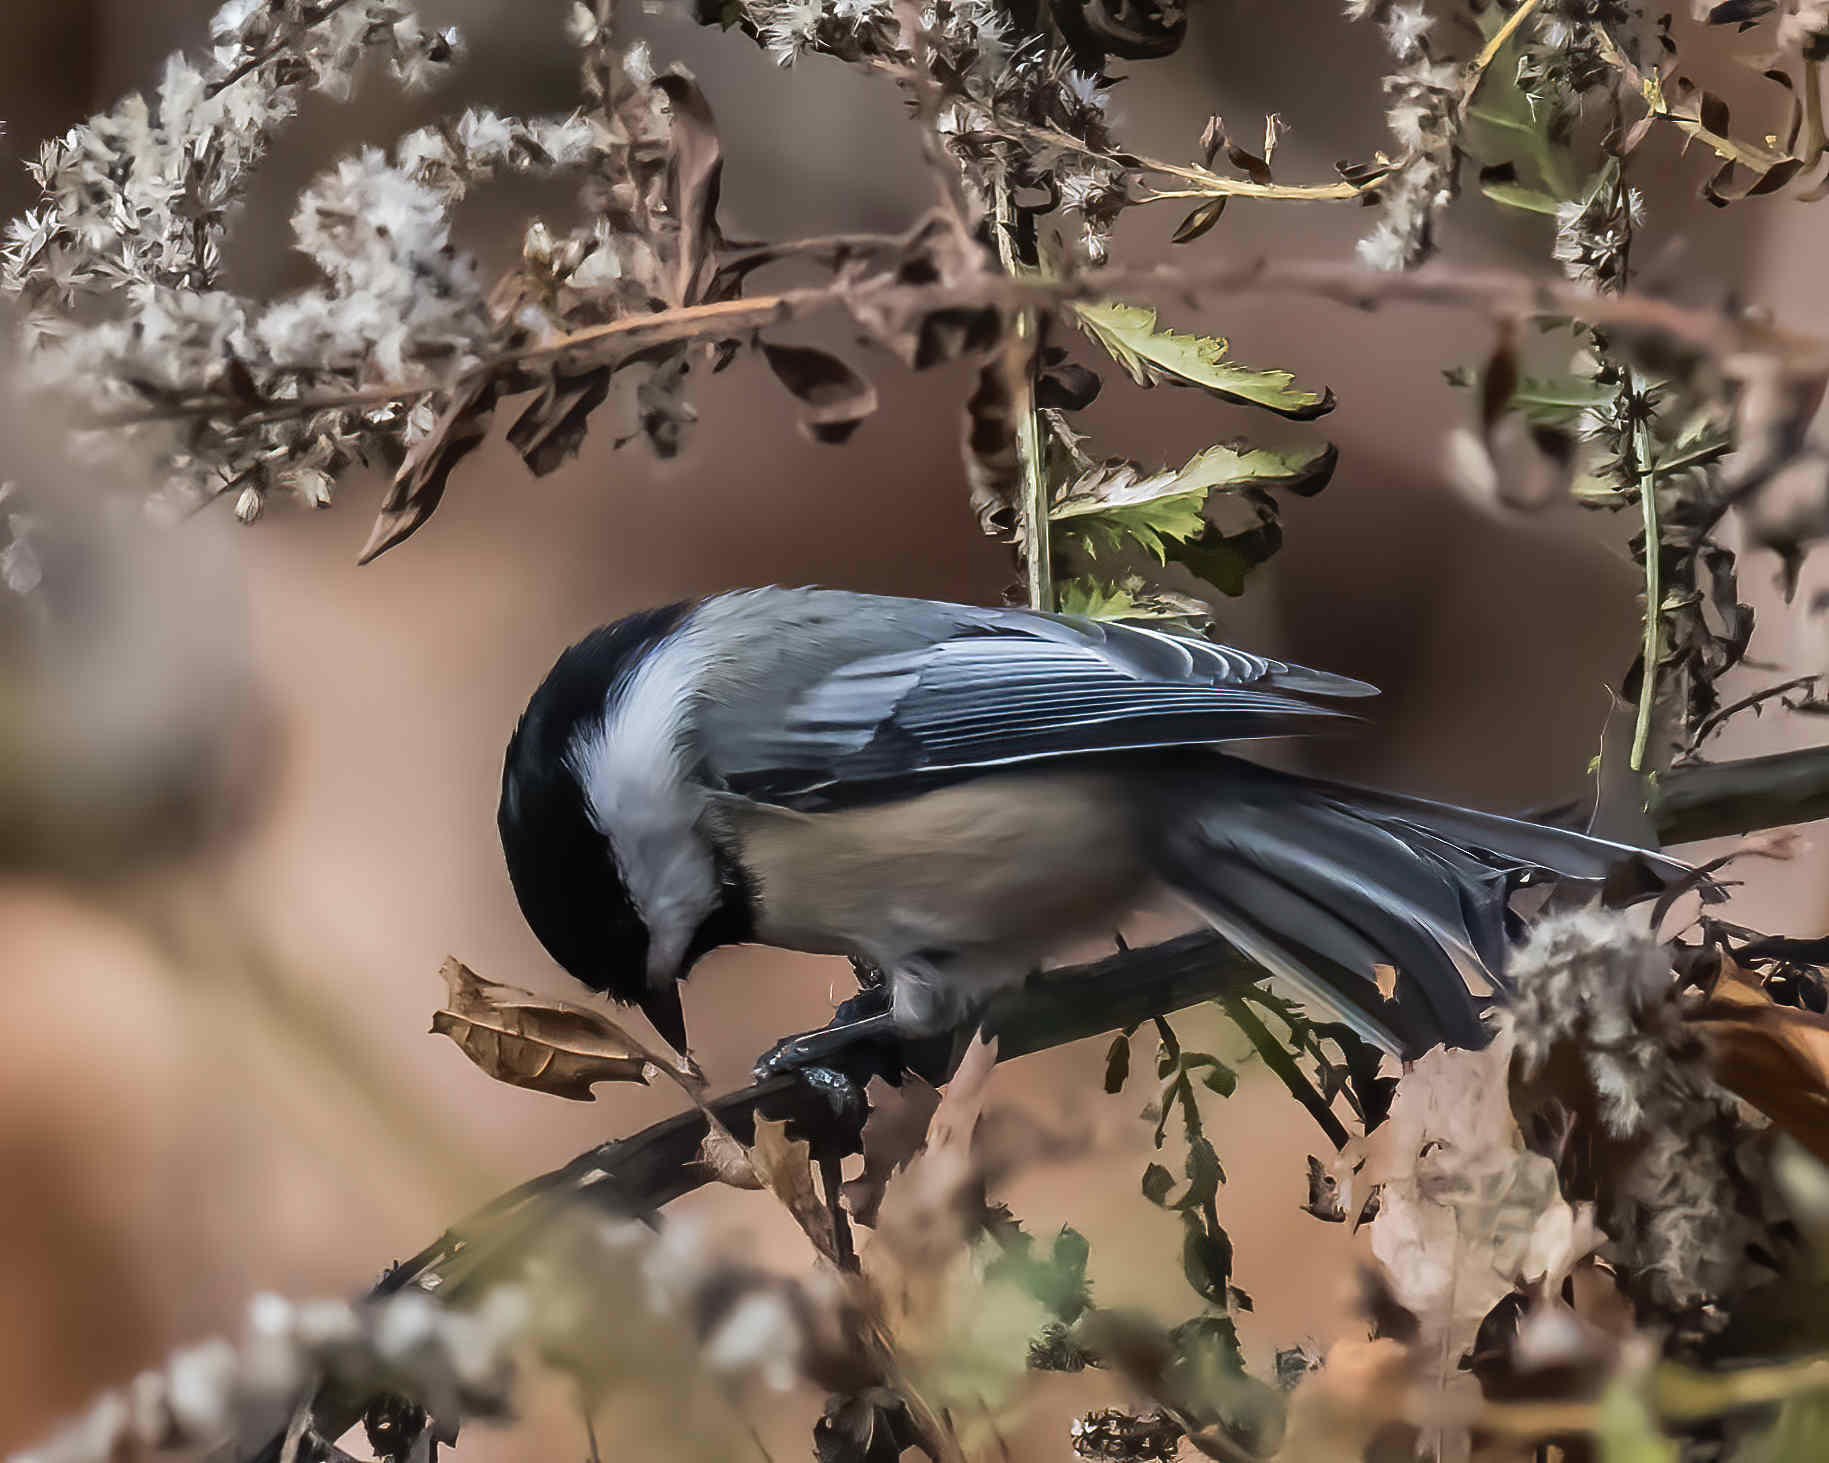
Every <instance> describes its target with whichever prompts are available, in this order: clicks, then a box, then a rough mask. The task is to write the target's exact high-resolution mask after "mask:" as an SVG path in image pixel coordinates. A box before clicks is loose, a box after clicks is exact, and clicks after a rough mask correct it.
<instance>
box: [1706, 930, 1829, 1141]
mask: <svg viewBox="0 0 1829 1463" xmlns="http://www.w3.org/2000/svg"><path fill="white" fill-rule="evenodd" d="M1688 1021H1689V1025H1690V1028H1691V1030H1693V1031H1694V1032H1695V1033H1696V1034H1697V1035H1698V1036H1699V1037H1700V1038H1701V1040H1702V1047H1703V1051H1704V1052H1705V1053H1706V1055H1707V1058H1708V1066H1709V1070H1710V1072H1711V1073H1712V1074H1713V1075H1714V1078H1715V1080H1716V1081H1717V1082H1719V1083H1720V1084H1721V1085H1722V1086H1723V1087H1725V1088H1727V1089H1728V1090H1729V1091H1730V1092H1732V1093H1734V1094H1736V1095H1737V1096H1739V1097H1740V1098H1742V1099H1744V1100H1745V1101H1747V1102H1749V1103H1751V1104H1752V1105H1753V1106H1754V1107H1756V1108H1758V1109H1759V1111H1761V1112H1762V1113H1764V1114H1765V1115H1766V1116H1767V1117H1769V1118H1770V1119H1771V1120H1772V1121H1773V1122H1774V1123H1776V1124H1778V1126H1779V1127H1780V1128H1782V1129H1783V1130H1784V1131H1785V1132H1786V1133H1789V1134H1790V1135H1791V1137H1793V1138H1795V1139H1796V1140H1797V1141H1798V1142H1799V1143H1801V1144H1802V1145H1803V1146H1804V1147H1805V1148H1807V1149H1809V1150H1810V1152H1811V1153H1813V1154H1814V1155H1815V1156H1816V1157H1817V1158H1819V1159H1822V1160H1824V1161H1825V1162H1829V1016H1821V1015H1818V1014H1817V1013H1816V1012H1814V1011H1805V1010H1801V1009H1799V1008H1797V1007H1794V1006H1780V1005H1778V1004H1777V1003H1776V1002H1775V1001H1773V1000H1772V998H1771V997H1770V996H1768V995H1767V994H1766V993H1765V991H1764V990H1763V989H1762V988H1761V987H1760V986H1759V984H1758V982H1757V981H1755V980H1753V979H1751V978H1750V977H1749V976H1748V975H1747V973H1746V972H1745V971H1743V970H1741V969H1740V968H1739V967H1738V966H1735V965H1732V964H1731V963H1730V964H1728V965H1726V966H1725V967H1724V968H1723V970H1722V972H1721V975H1720V976H1719V977H1718V978H1717V980H1716V981H1715V984H1714V988H1713V989H1712V990H1711V991H1710V992H1709V993H1708V997H1707V999H1706V1000H1705V1001H1704V1002H1703V1003H1702V1004H1701V1005H1700V1006H1698V1007H1696V1008H1695V1009H1694V1010H1693V1011H1691V1012H1690V1013H1688Z"/></svg>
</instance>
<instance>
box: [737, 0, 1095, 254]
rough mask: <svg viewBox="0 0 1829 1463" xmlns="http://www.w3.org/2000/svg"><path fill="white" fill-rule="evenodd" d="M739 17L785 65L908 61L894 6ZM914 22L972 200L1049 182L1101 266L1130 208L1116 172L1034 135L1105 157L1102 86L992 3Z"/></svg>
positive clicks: (814, 3) (974, 1) (855, 0)
mask: <svg viewBox="0 0 1829 1463" xmlns="http://www.w3.org/2000/svg"><path fill="white" fill-rule="evenodd" d="M743 11H744V14H745V15H746V16H747V18H748V19H749V21H750V22H751V23H752V24H753V25H754V26H755V27H756V30H757V33H758V34H759V36H760V37H761V39H762V43H763V45H764V46H765V48H766V49H767V50H768V53H769V54H770V55H771V56H773V57H774V58H775V60H776V61H778V62H779V63H780V64H781V65H783V66H787V65H791V64H792V63H793V62H795V61H796V60H798V59H799V58H800V57H801V56H803V55H805V54H807V53H808V52H818V53H821V54H825V55H832V56H837V57H840V58H842V59H844V60H847V61H853V62H870V61H877V62H888V63H891V64H893V65H896V66H898V67H907V66H908V65H909V64H910V62H911V55H912V49H913V48H912V44H911V38H910V37H908V36H907V35H905V34H904V33H903V17H904V15H905V14H906V13H907V12H906V10H905V8H904V7H903V6H900V5H898V4H896V3H895V0H743ZM919 17H920V26H921V30H922V32H923V39H924V41H925V44H926V47H927V49H928V51H929V52H930V54H931V59H932V67H931V69H932V73H933V74H934V75H935V76H936V77H943V78H944V86H945V92H946V96H945V99H944V101H943V102H942V103H941V106H940V114H939V117H938V118H937V125H938V129H939V132H940V134H941V136H942V137H943V138H945V139H946V142H947V146H948V148H949V150H950V151H951V153H952V154H953V156H954V157H955V158H956V159H957V160H958V162H959V163H960V164H961V166H962V168H963V169H964V173H965V179H966V182H967V184H968V185H969V186H970V187H972V188H973V189H975V190H976V191H977V193H978V194H979V201H980V203H984V202H985V201H986V200H988V198H989V194H990V190H991V186H992V184H993V182H994V181H996V179H997V178H1006V179H1008V180H1010V181H1013V182H1017V183H1023V184H1027V183H1034V184H1036V185H1037V186H1040V187H1043V188H1046V187H1049V186H1050V185H1052V186H1053V187H1054V188H1056V189H1057V190H1058V192H1059V195H1060V206H1061V207H1062V208H1063V209H1065V210H1067V211H1068V212H1071V213H1073V214H1074V215H1076V219H1077V222H1078V224H1079V233H1078V235H1077V237H1076V239H1075V244H1076V246H1077V248H1078V250H1079V253H1080V255H1081V257H1082V258H1084V259H1086V260H1087V261H1089V262H1094V263H1098V262H1103V260H1104V259H1105V257H1106V254H1107V252H1108V249H1109V243H1110V236H1111V229H1112V224H1113V223H1114V221H1115V220H1116V218H1117V215H1118V213H1119V212H1121V211H1122V210H1123V208H1124V207H1125V206H1126V205H1127V204H1128V203H1129V201H1130V199H1129V194H1128V191H1127V189H1126V186H1125V177H1124V174H1123V172H1122V170H1121V169H1119V168H1117V167H1115V166H1113V165H1111V164H1109V163H1107V162H1104V161H1100V160H1098V159H1096V158H1088V157H1086V156H1084V155H1082V154H1080V153H1078V152H1075V151H1074V150H1072V149H1070V148H1063V147H1060V146H1057V145H1055V144H1053V143H1050V142H1049V141H1048V140H1047V139H1046V138H1045V137H1044V136H1041V135H1040V133H1041V132H1042V131H1043V130H1059V131H1061V132H1064V133H1066V134H1067V135H1068V136H1070V137H1074V138H1078V139H1081V140H1082V141H1086V142H1090V143H1093V144H1095V145H1096V148H1097V150H1098V151H1100V152H1104V151H1109V145H1108V144H1109V142H1110V139H1109V138H1108V137H1107V135H1106V133H1105V111H1106V106H1107V103H1108V96H1107V91H1106V83H1105V81H1104V79H1103V78H1102V77H1100V76H1098V75H1094V74H1089V73H1088V72H1086V71H1084V70H1081V69H1079V65H1078V63H1077V62H1076V61H1075V59H1074V58H1073V57H1072V55H1071V54H1070V53H1068V52H1066V51H1050V50H1049V49H1048V48H1047V47H1046V46H1045V45H1044V44H1043V43H1042V42H1041V41H1040V40H1039V39H1035V40H1031V41H1028V42H1024V41H1022V40H1021V38H1020V37H1018V36H1017V35H1016V34H1015V31H1014V26H1013V25H1012V22H1011V19H1010V15H1009V12H1008V10H1007V9H1006V8H1005V7H1004V6H1002V5H1000V4H998V3H996V0H926V3H925V4H923V5H922V6H921V7H920V10H919ZM1011 124H1016V125H1014V126H1012V125H1011ZM1025 127H1026V128H1029V129H1033V130H1031V131H1028V132H1025V131H1024V130H1023V129H1024V128H1025Z"/></svg>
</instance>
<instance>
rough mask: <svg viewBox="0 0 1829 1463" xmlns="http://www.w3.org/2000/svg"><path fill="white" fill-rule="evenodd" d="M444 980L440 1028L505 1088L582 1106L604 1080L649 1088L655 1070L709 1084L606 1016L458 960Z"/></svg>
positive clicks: (445, 968) (437, 1015) (437, 1016)
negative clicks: (485, 976) (505, 982)
mask: <svg viewBox="0 0 1829 1463" xmlns="http://www.w3.org/2000/svg"><path fill="white" fill-rule="evenodd" d="M439 974H440V975H441V976H443V977H444V981H445V986H446V995H445V1004H444V1007H443V1008H442V1009H441V1010H438V1011H436V1012H434V1013H433V1015H432V1030H433V1031H434V1032H435V1033H437V1034H438V1035H440V1036H448V1037H450V1038H451V1040H452V1041H454V1042H455V1043H456V1044H457V1046H458V1049H459V1050H460V1051H462V1052H463V1054H464V1055H465V1056H467V1057H468V1058H469V1059H470V1060H471V1061H472V1062H474V1063H475V1064H476V1065H477V1066H478V1067H480V1068H482V1070H483V1071H484V1072H486V1073H488V1074H489V1075H490V1076H491V1077H493V1078H495V1079H496V1081H498V1082H506V1083H508V1084H509V1085H510V1086H514V1087H525V1088H528V1089H530V1090H531V1091H534V1092H550V1093H552V1094H553V1095H554V1096H555V1097H564V1098H569V1099H570V1100H572V1101H574V1102H590V1101H592V1100H593V1097H594V1094H593V1093H592V1092H591V1087H592V1086H593V1085H594V1084H595V1083H598V1082H640V1083H643V1084H644V1085H645V1084H646V1082H647V1080H648V1075H649V1071H650V1069H663V1070H666V1071H668V1072H669V1073H671V1074H672V1075H673V1076H674V1077H675V1078H676V1079H677V1080H679V1081H681V1082H685V1083H688V1084H691V1085H694V1086H698V1085H702V1084H703V1083H704V1077H703V1076H702V1075H701V1074H700V1073H699V1071H698V1069H697V1068H696V1067H681V1066H676V1065H674V1064H673V1063H670V1062H667V1061H665V1060H663V1059H662V1058H660V1057H658V1056H656V1055H655V1054H653V1053H652V1052H650V1051H648V1050H647V1049H646V1048H645V1047H644V1046H642V1044H641V1043H640V1042H638V1041H637V1040H636V1039H635V1038H634V1037H632V1036H630V1035H629V1034H628V1033H627V1032H626V1031H624V1030H623V1029H622V1028H621V1027H620V1026H618V1025H617V1024H616V1023H615V1022H614V1021H612V1020H611V1019H610V1018H609V1017H608V1016H606V1015H604V1014H603V1013H602V1012H601V1011H595V1010H592V1009H591V1008H590V1007H588V1006H576V1005H573V1004H572V1003H571V1002H569V1001H561V1000H555V999H553V998H552V997H549V996H540V995H536V994H534V993H533V992H532V991H526V990H522V989H520V988H519V987H518V986H510V985H501V984H498V983H497V982H495V981H492V980H484V979H483V978H482V977H481V976H479V975H477V974H476V972H475V971H473V970H471V969H470V967H469V966H467V965H465V964H464V963H463V962H462V961H461V960H458V959H456V958H451V959H447V960H446V961H445V963H444V964H443V965H442V966H441V967H440V968H439Z"/></svg>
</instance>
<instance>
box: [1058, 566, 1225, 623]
mask: <svg viewBox="0 0 1829 1463" xmlns="http://www.w3.org/2000/svg"><path fill="white" fill-rule="evenodd" d="M1054 605H1055V608H1056V609H1057V610H1059V611H1060V612H1061V613H1062V614H1063V615H1083V616H1084V617H1085V618H1086V619H1089V620H1147V621H1150V622H1152V623H1155V624H1160V625H1162V626H1164V627H1165V628H1168V629H1173V630H1178V631H1180V632H1181V633H1183V634H1188V635H1198V634H1200V633H1201V632H1202V631H1203V630H1205V629H1206V627H1207V626H1209V625H1211V624H1212V623H1213V615H1212V612H1211V611H1210V610H1209V609H1208V608H1207V607H1206V606H1205V605H1204V604H1202V603H1201V602H1200V601H1199V600H1197V599H1193V598H1191V597H1190V596H1188V595H1185V594H1175V593H1173V592H1172V591H1170V590H1166V589H1158V590H1152V589H1150V588H1148V586H1146V585H1145V584H1144V582H1143V580H1142V579H1141V577H1139V576H1138V575H1135V574H1130V575H1126V576H1125V577H1124V578H1123V579H1122V580H1120V581H1119V582H1118V583H1116V584H1103V583H1101V582H1100V581H1099V580H1097V579H1093V578H1090V577H1086V576H1082V577H1080V578H1077V579H1063V580H1057V581H1056V582H1055V586H1054Z"/></svg>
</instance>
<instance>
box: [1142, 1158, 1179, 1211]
mask: <svg viewBox="0 0 1829 1463" xmlns="http://www.w3.org/2000/svg"><path fill="white" fill-rule="evenodd" d="M1174 1191H1175V1175H1174V1174H1172V1173H1170V1172H1169V1171H1168V1170H1167V1169H1166V1168H1164V1167H1163V1166H1162V1165H1161V1164H1159V1163H1152V1164H1151V1165H1150V1166H1149V1167H1148V1168H1146V1169H1144V1170H1143V1197H1144V1198H1146V1199H1148V1200H1149V1201H1150V1203H1152V1204H1155V1205H1157V1206H1158V1207H1159V1208H1163V1209H1166V1208H1168V1207H1169V1206H1168V1204H1167V1202H1166V1201H1167V1199H1168V1196H1169V1195H1170V1194H1172V1193H1173V1192H1174Z"/></svg>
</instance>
